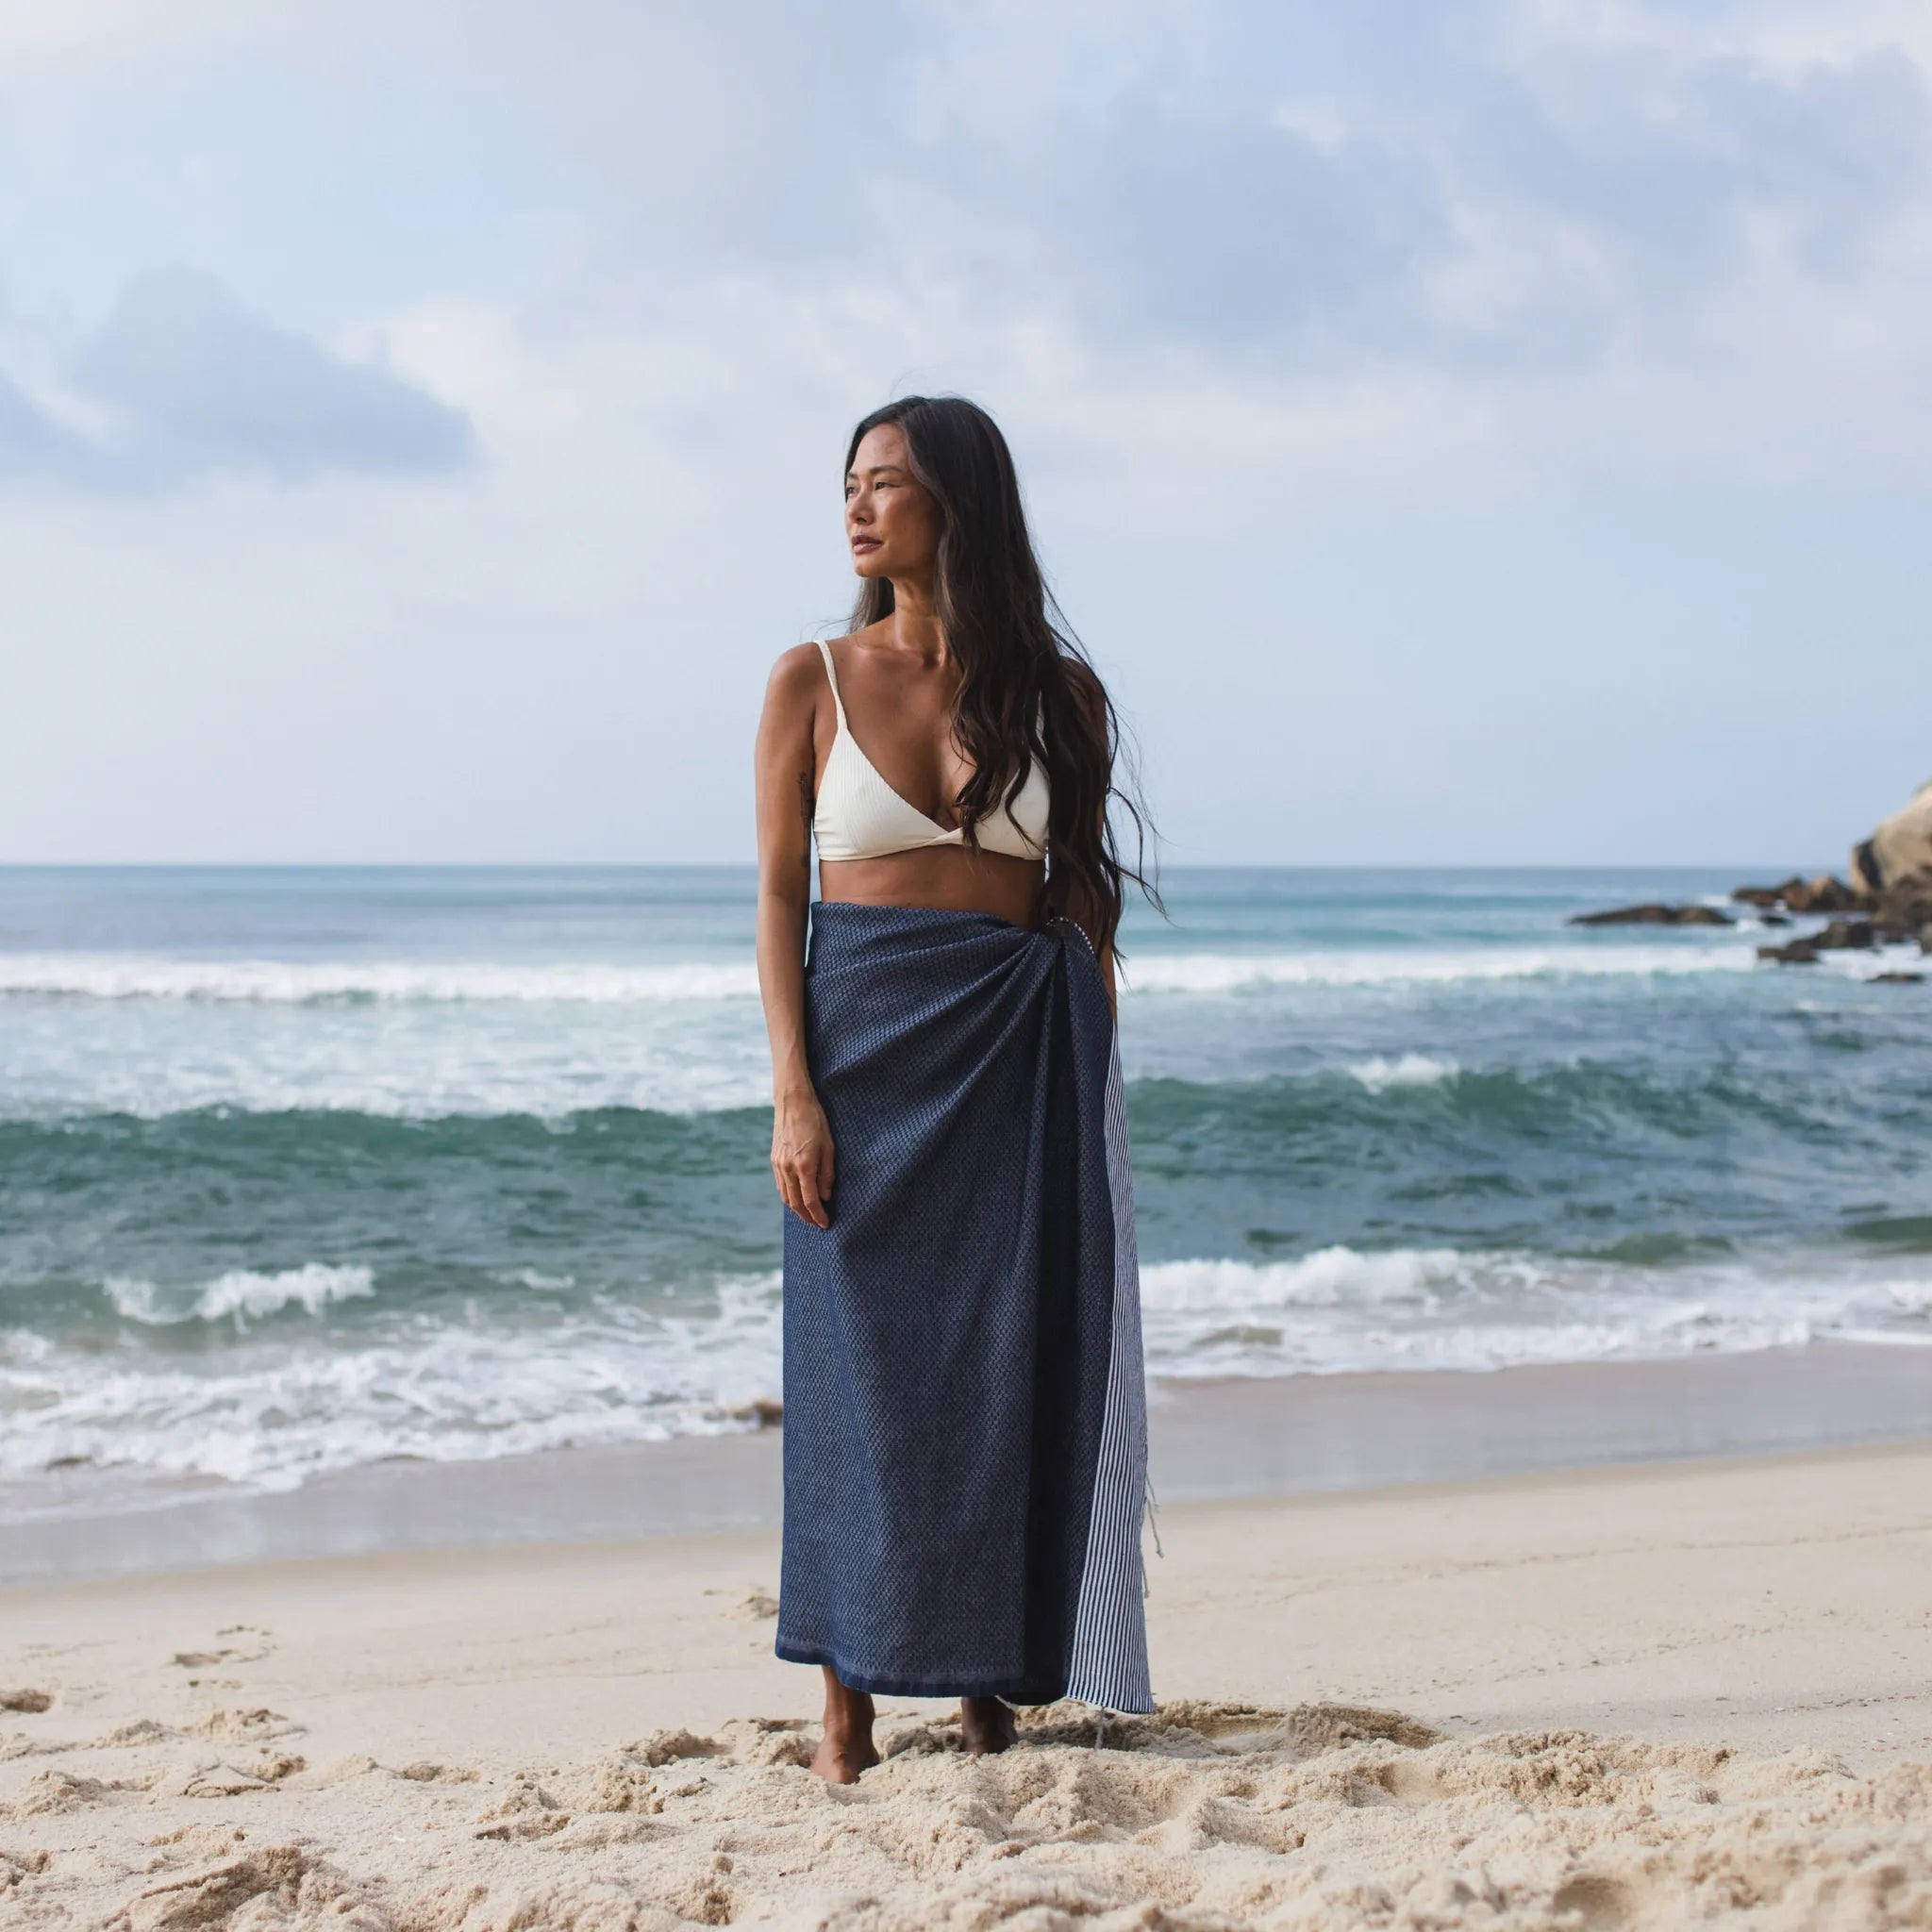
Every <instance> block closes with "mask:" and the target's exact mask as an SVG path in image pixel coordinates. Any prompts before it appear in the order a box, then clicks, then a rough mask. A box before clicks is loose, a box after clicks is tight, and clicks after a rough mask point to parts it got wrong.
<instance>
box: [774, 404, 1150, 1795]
mask: <svg viewBox="0 0 1932 1932" xmlns="http://www.w3.org/2000/svg"><path fill="white" fill-rule="evenodd" d="M845 529H846V537H847V540H848V541H849V543H850V545H851V551H852V562H853V569H854V570H855V571H856V572H857V573H858V578H859V592H858V608H857V611H856V613H855V619H854V627H853V630H852V633H851V635H849V636H847V637H843V638H840V639H838V640H837V641H834V642H831V643H818V644H801V645H800V646H798V647H797V648H796V649H795V650H791V651H788V652H787V653H786V654H785V655H784V656H783V657H782V658H779V660H778V662H777V665H776V666H775V668H774V671H773V673H772V679H771V685H770V688H769V690H768V691H767V693H766V698H765V708H764V716H763V718H762V720H761V722H760V724H759V726H758V983H759V986H760V988H761V990H762V991H763V995H764V1003H765V1018H766V1024H767V1026H768V1028H769V1030H770V1033H771V1041H772V1068H773V1084H774V1111H775V1120H774V1128H773V1136H772V1170H773V1173H774V1175H775V1176H776V1179H777V1184H778V1191H779V1193H780V1195H781V1196H782V1197H783V1199H784V1202H785V1205H786V1207H787V1208H789V1209H790V1210H791V1211H790V1213H789V1214H788V1215H787V1216H786V1220H785V1539H784V1561H783V1571H782V1575H781V1580H780V1585H779V1609H778V1634H777V1652H778V1655H779V1656H780V1657H787V1658H790V1659H791V1661H793V1662H796V1663H815V1664H819V1665H821V1666H823V1668H824V1678H825V1718H824V1738H823V1740H822V1741H821V1742H820V1745H819V1747H818V1753H817V1756H816V1757H814V1758H813V1760H812V1768H813V1769H814V1770H815V1771H817V1772H818V1773H819V1774H821V1775H822V1776H824V1777H827V1778H830V1779H832V1780H834V1781H836V1782H840V1783H846V1782H849V1781H851V1780H852V1779H854V1778H856V1777H857V1776H858V1774H859V1773H860V1772H861V1771H863V1770H864V1769H865V1767H866V1766H867V1765H869V1764H874V1763H876V1762H877V1758H878V1754H877V1752H876V1751H875V1750H874V1747H873V1741H872V1723H873V1703H872V1694H873V1693H874V1692H882V1693H887V1694H891V1695H895V1696H911V1697H958V1699H959V1702H960V1712H961V1721H962V1728H963V1732H964V1736H965V1742H966V1747H967V1749H968V1750H969V1751H973V1752H984V1751H1001V1750H1004V1749H1006V1747H1007V1746H1008V1744H1010V1743H1011V1742H1012V1741H1013V1738H1014V1728H1013V1712H1012V1710H1011V1708H1010V1706H1011V1705H1013V1704H1042V1703H1048V1702H1051V1701H1052V1700H1054V1699H1055V1698H1058V1697H1077V1698H1081V1699H1084V1700H1086V1701H1088V1702H1090V1703H1092V1704H1096V1705H1101V1706H1104V1707H1108V1708H1110V1709H1116V1710H1148V1709H1151V1708H1152V1707H1153V1700H1152V1697H1151V1695H1150V1693H1149V1690H1148V1679H1147V1645H1146V1632H1145V1625H1144V1622H1143V1619H1142V1613H1141V1593H1142V1586H1141V1541H1140V1538H1141V1501H1142V1496H1143V1493H1144V1489H1145V1481H1146V1474H1145V1472H1146V1453H1147V1451H1146V1411H1145V1392H1144V1388H1143V1384H1142V1380H1141V1316H1140V1289H1139V1275H1138V1268H1137V1263H1136V1258H1135V1248H1134V1226H1133V1200H1132V1193H1131V1183H1130V1177H1129V1174H1128V1167H1127V1151H1126V1122H1125V1112H1124V1108H1123V1105H1122V1100H1121V1085H1120V1063H1119V1057H1118V1053H1117V1051H1116V1042H1115V1027H1114V1021H1115V1013H1114V981H1113V941H1114V934H1115V931H1116V928H1117V927H1118V925H1119V923H1120V915H1121V904H1122V896H1123V891H1124V884H1125V883H1126V882H1128V881H1133V882H1136V883H1141V884H1143V885H1144V881H1142V880H1141V877H1140V874H1139V873H1137V872H1135V871H1134V870H1132V869H1131V868H1129V867H1128V866H1126V865H1125V864H1124V863H1123V861H1122V859H1121V858H1120V855H1119V853H1118V850H1117V848H1116V845H1115V841H1114V838H1113V833H1112V830H1111V827H1110V825H1109V823H1108V801H1109V799H1110V798H1111V797H1118V796H1120V793H1119V792H1118V791H1116V789H1115V787H1114V782H1113V769H1114V758H1115V744H1116V738H1117V729H1116V721H1115V718H1114V712H1113V708H1112V706H1111V704H1110V703H1109V702H1108V696H1107V693H1106V691H1104V690H1103V689H1102V687H1101V684H1100V681H1099V679H1098V678H1097V677H1096V676H1095V675H1094V674H1093V672H1092V670H1091V668H1090V667H1089V666H1088V664H1087V663H1086V661H1085V659H1084V658H1082V657H1081V656H1080V655H1079V654H1078V653H1077V651H1076V650H1075V648H1074V645H1073V644H1072V643H1071V642H1070V641H1068V640H1067V639H1066V637H1064V636H1063V635H1062V633H1061V631H1060V630H1059V629H1058V628H1057V627H1056V625H1055V624H1054V622H1053V615H1054V612H1053V607H1052V605H1051V602H1050V600H1049V598H1048V596H1047V593H1046V590H1045V587H1044V584H1043V582H1042V580H1041V574H1040V567H1039V564H1038V563H1037V562H1036V560H1035V558H1034V555H1033V549H1032V544H1031V541H1030V540H1029V538H1028V536H1027V531H1026V523H1025V517H1024V512H1023V510H1022V508H1021V502H1020V490H1019V483H1018V479H1017V477H1016V476H1015V475H1014V471H1013V462H1012V458H1011V456H1010V455H1009V453H1008V449H1007V444H1006V440H1005V438H1004V437H1002V436H1001V434H1000V432H999V429H998V427H997V425H995V424H994V423H993V421H992V419H991V417H990V416H988V415H987V414H986V412H985V411H984V410H982V409H980V408H976V407H975V406H974V404H972V403H969V402H965V401H963V400H960V399H958V398H956V397H940V398H927V397H924V396H909V397H907V398H905V399H903V400H902V401H899V402H896V403H892V404H891V405H889V406H888V407H887V408H883V409H879V410H877V411H875V412H874V414H872V415H870V416H868V417H867V418H866V419H865V421H864V422H862V423H861V424H859V425H858V428H857V429H856V430H855V431H854V432H853V436H852V441H851V443H850V446H849V448H848V450H847V453H846V472H845ZM1124 804H1126V809H1127V810H1128V812H1129V814H1130V816H1132V818H1133V821H1134V824H1135V825H1136V826H1137V828H1138V827H1139V826H1140V825H1141V817H1140V814H1139V813H1138V812H1136V811H1135V810H1134V808H1133V806H1132V805H1131V803H1128V802H1126V801H1124ZM814 839H815V840H816V841H817V844H818V855H819V866H820V871H819V884H820V897H819V899H818V900H817V902H816V903H813V902H812V901H811V900H810V883H811V845H812V841H814ZM808 918H809V924H810V946H809V951H808V949H807V924H808Z"/></svg>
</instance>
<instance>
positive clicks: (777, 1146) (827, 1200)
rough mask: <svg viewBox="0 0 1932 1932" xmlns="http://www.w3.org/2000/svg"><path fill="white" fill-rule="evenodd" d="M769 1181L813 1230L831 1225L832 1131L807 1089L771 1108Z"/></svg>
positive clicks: (784, 1095)
mask: <svg viewBox="0 0 1932 1932" xmlns="http://www.w3.org/2000/svg"><path fill="white" fill-rule="evenodd" d="M772 1116H773V1118H772V1178H773V1179H774V1180H775V1181H776V1182H777V1184H778V1197H779V1199H780V1200H782V1201H783V1202H784V1203H785V1205H786V1207H788V1208H791V1211H792V1213H794V1214H795V1215H797V1216H798V1218H799V1220H801V1221H804V1222H808V1223H809V1224H811V1225H812V1226H813V1227H830V1226H831V1224H832V1206H831V1203H832V1130H831V1127H830V1126H829V1125H828V1124H826V1121H825V1110H824V1108H822V1107H821V1106H820V1105H819V1097H818V1095H817V1094H816V1093H814V1092H813V1091H811V1089H810V1088H806V1089H805V1090H804V1091H802V1092H798V1093H787V1094H780V1095H779V1097H778V1099H777V1100H776V1101H775V1102H774V1106H773V1108H772Z"/></svg>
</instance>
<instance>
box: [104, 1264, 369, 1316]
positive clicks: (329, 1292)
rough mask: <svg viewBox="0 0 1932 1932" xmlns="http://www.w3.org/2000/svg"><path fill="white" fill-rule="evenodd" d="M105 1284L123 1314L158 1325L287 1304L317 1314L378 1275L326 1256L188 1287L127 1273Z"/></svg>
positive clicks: (264, 1311)
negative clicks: (335, 1262)
mask: <svg viewBox="0 0 1932 1932" xmlns="http://www.w3.org/2000/svg"><path fill="white" fill-rule="evenodd" d="M101 1285H102V1288H103V1290H104V1291H106V1293H107V1296H108V1300H109V1301H110V1302H111V1303H112V1304H113V1306H114V1310H115V1312H116V1313H117V1314H118V1315H120V1316H122V1317H123V1318H124V1319H125V1320H126V1321H129V1322H141V1323H145V1324H151V1325H157V1326H161V1325H167V1326H172V1325H173V1324H175V1323H179V1322H222V1321H227V1320H230V1319H232V1320H233V1321H235V1322H236V1323H237V1324H246V1322H247V1319H248V1317H249V1316H251V1315H254V1316H258V1317H259V1316H262V1315H273V1314H275V1313H277V1312H279V1311H280V1310H281V1309H283V1308H288V1307H302V1308H306V1309H307V1310H308V1313H309V1314H311V1315H318V1314H320V1313H321V1312H322V1310H323V1309H324V1308H325V1307H328V1306H329V1304H330V1303H331V1302H344V1301H352V1300H356V1299H358V1298H359V1297H362V1296H367V1295H373V1294H374V1293H375V1275H374V1274H372V1273H371V1272H370V1270H368V1269H367V1268H334V1267H330V1266H328V1265H326V1264H325V1263H324V1262H321V1261H310V1262H308V1263H307V1264H306V1265H304V1266H303V1267H300V1268H284V1269H282V1270H280V1271H278V1272H277V1273H275V1274H258V1273H257V1272H256V1271H255V1270H254V1269H252V1268H236V1269H231V1270H230V1271H229V1272H228V1273H227V1274H220V1275H217V1276H216V1277H215V1279H214V1280H212V1281H209V1282H207V1283H204V1284H203V1285H202V1286H201V1287H199V1288H191V1289H188V1290H186V1291H183V1290H180V1289H170V1288H164V1287H160V1286H158V1285H157V1284H156V1283H154V1282H152V1281H143V1280H141V1279H139V1278H136V1277H132V1276H128V1275H109V1276H108V1279H107V1280H106V1281H105V1282H103V1283H102V1284H101Z"/></svg>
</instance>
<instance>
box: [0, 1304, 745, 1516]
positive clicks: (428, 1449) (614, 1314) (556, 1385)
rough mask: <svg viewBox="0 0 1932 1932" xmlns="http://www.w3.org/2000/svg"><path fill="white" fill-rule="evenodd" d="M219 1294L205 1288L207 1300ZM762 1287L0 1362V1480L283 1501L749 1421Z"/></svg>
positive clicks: (58, 1352)
mask: <svg viewBox="0 0 1932 1932" xmlns="http://www.w3.org/2000/svg"><path fill="white" fill-rule="evenodd" d="M215 1286H216V1284H213V1283H210V1284H208V1287H209V1289H210V1290H212V1289H213V1288H214V1287H215ZM778 1324H779V1301H778V1278H777V1276H776V1275H775V1274H758V1275H749V1276H736V1277H731V1278H728V1279H725V1280H723V1281H720V1282H718V1283H716V1284H715V1285H714V1287H713V1288H712V1289H711V1290H710V1291H708V1292H706V1293H704V1294H701V1295H698V1296H696V1297H694V1300H693V1306H692V1307H691V1309H690V1310H689V1311H688V1312H686V1313H682V1314H677V1313H672V1314H666V1313H664V1312H661V1311H654V1310H650V1309H646V1308H643V1307H639V1306H636V1305H634V1304H625V1303H624V1302H621V1301H606V1302H604V1303H601V1304H599V1305H598V1306H596V1307H592V1308H590V1309H587V1310H585V1309H580V1310H576V1311H573V1312H570V1313H562V1312H558V1311H557V1310H556V1309H555V1307H554V1305H549V1304H546V1305H545V1306H544V1307H543V1312H542V1316H541V1321H538V1322H532V1321H530V1320H528V1319H521V1320H501V1321H498V1322H496V1323H491V1322H489V1321H487V1320H481V1321H466V1322H460V1323H439V1324H436V1325H435V1326H433V1327H425V1326H424V1325H422V1324H407V1325H399V1326H397V1327H396V1328H394V1329H392V1330H391V1332H390V1333H388V1334H386V1335H384V1336H382V1337H381V1338H379V1339H376V1340H374V1341H369V1342H367V1343H364V1344H363V1345H360V1346H349V1345H346V1344H345V1343H342V1342H341V1341H338V1342H337V1343H336V1345H334V1346H330V1347H318V1346H316V1345H315V1344H314V1342H313V1341H308V1340H306V1338H304V1337H302V1336H301V1335H300V1334H299V1332H298V1334H297V1335H296V1336H295V1337H294V1338H292V1339H291V1336H290V1334H289V1331H288V1330H287V1329H286V1328H283V1327H265V1328H262V1329H259V1330H258V1331H256V1332H255V1333H253V1334H249V1335H246V1336H245V1337H244V1338H243V1339H242V1340H239V1341H237V1342H236V1343H235V1344H234V1345H232V1346H231V1347H229V1348H227V1349H222V1350H215V1349H209V1350H207V1351H204V1352H202V1353H201V1354H199V1355H197V1356H194V1357H182V1356H179V1355H176V1354H173V1353H170V1354H167V1355H162V1356H157V1357H154V1358H152V1359H151V1360H142V1358H141V1357H139V1356H133V1355H129V1354H127V1353H125V1352H122V1353H117V1354H116V1355H115V1356H114V1357H111V1358H110V1360H108V1362H105V1363H104V1360H103V1358H102V1357H100V1356H99V1354H98V1353H97V1352H96V1351H93V1350H78V1349H60V1348H56V1349H54V1350H52V1351H51V1352H50V1353H49V1354H47V1355H45V1356H42V1357H39V1358H35V1359H26V1360H7V1359H0V1477H7V1476H22V1475H27V1474H32V1473H34V1472H36V1471H39V1470H44V1469H46V1468H49V1467H51V1466H53V1465H55V1464H58V1463H65V1462H81V1463H90V1464H93V1465H96V1466H99V1467H118V1468H129V1469H140V1470H147V1471H153V1472H157V1473H161V1474H177V1475H178V1474H205V1475H214V1476H221V1477H225V1478H227V1479H228V1480H230V1481H234V1482H242V1483H248V1484H251V1485H254V1486H256V1487H258V1488H263V1489H269V1490H288V1489H293V1488H295V1487H297V1486H298V1485H300V1484H301V1483H303V1482H305V1481H307V1480H308V1478H309V1477H311V1476H314V1475H318V1474H323V1473H325V1472H326V1471H329V1470H338V1469H347V1468H351V1467H354V1466H356V1465H358V1464H360V1463H366V1462H375V1461H382V1460H384V1459H387V1458H390V1457H422V1458H425V1459H428V1460H432V1461H441V1462H464V1461H475V1460H482V1459H487V1458H490V1457H498V1456H518V1455H525V1454H528V1453H530V1452H531V1451H534V1450H540V1449H551V1448H563V1447H571V1446H577V1445H585V1444H591V1443H599V1442H622V1441H657V1440H662V1439H665V1438H668V1437H671V1436H680V1435H703V1434H718V1433H722V1432H726V1431H731V1430H737V1429H745V1428H752V1427H756V1426H757V1425H758V1424H757V1419H756V1417H755V1416H754V1415H753V1413H752V1411H751V1407H750V1405H751V1404H752V1403H753V1402H755V1401H757V1400H758V1399H760V1398H766V1397H771V1396H775V1395H776V1394H777V1392H778V1351H779V1327H778Z"/></svg>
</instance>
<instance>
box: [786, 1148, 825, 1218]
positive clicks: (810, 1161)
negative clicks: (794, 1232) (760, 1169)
mask: <svg viewBox="0 0 1932 1932" xmlns="http://www.w3.org/2000/svg"><path fill="white" fill-rule="evenodd" d="M791 1177H792V1182H793V1185H794V1186H795V1187H796V1188H797V1189H798V1198H799V1200H800V1201H801V1202H802V1203H803V1206H802V1207H801V1208H800V1209H799V1211H800V1212H801V1213H802V1214H803V1215H804V1216H805V1218H806V1219H807V1220H808V1222H810V1223H811V1224H812V1225H813V1226H814V1227H829V1226H831V1224H832V1223H831V1218H830V1217H829V1216H828V1215H827V1214H826V1212H825V1208H824V1202H822V1201H821V1200H820V1199H819V1157H818V1151H817V1149H815V1148H808V1149H807V1150H806V1151H805V1152H804V1153H803V1154H801V1155H799V1157H798V1158H797V1161H796V1163H795V1164H794V1165H793V1167H792V1170H791Z"/></svg>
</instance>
